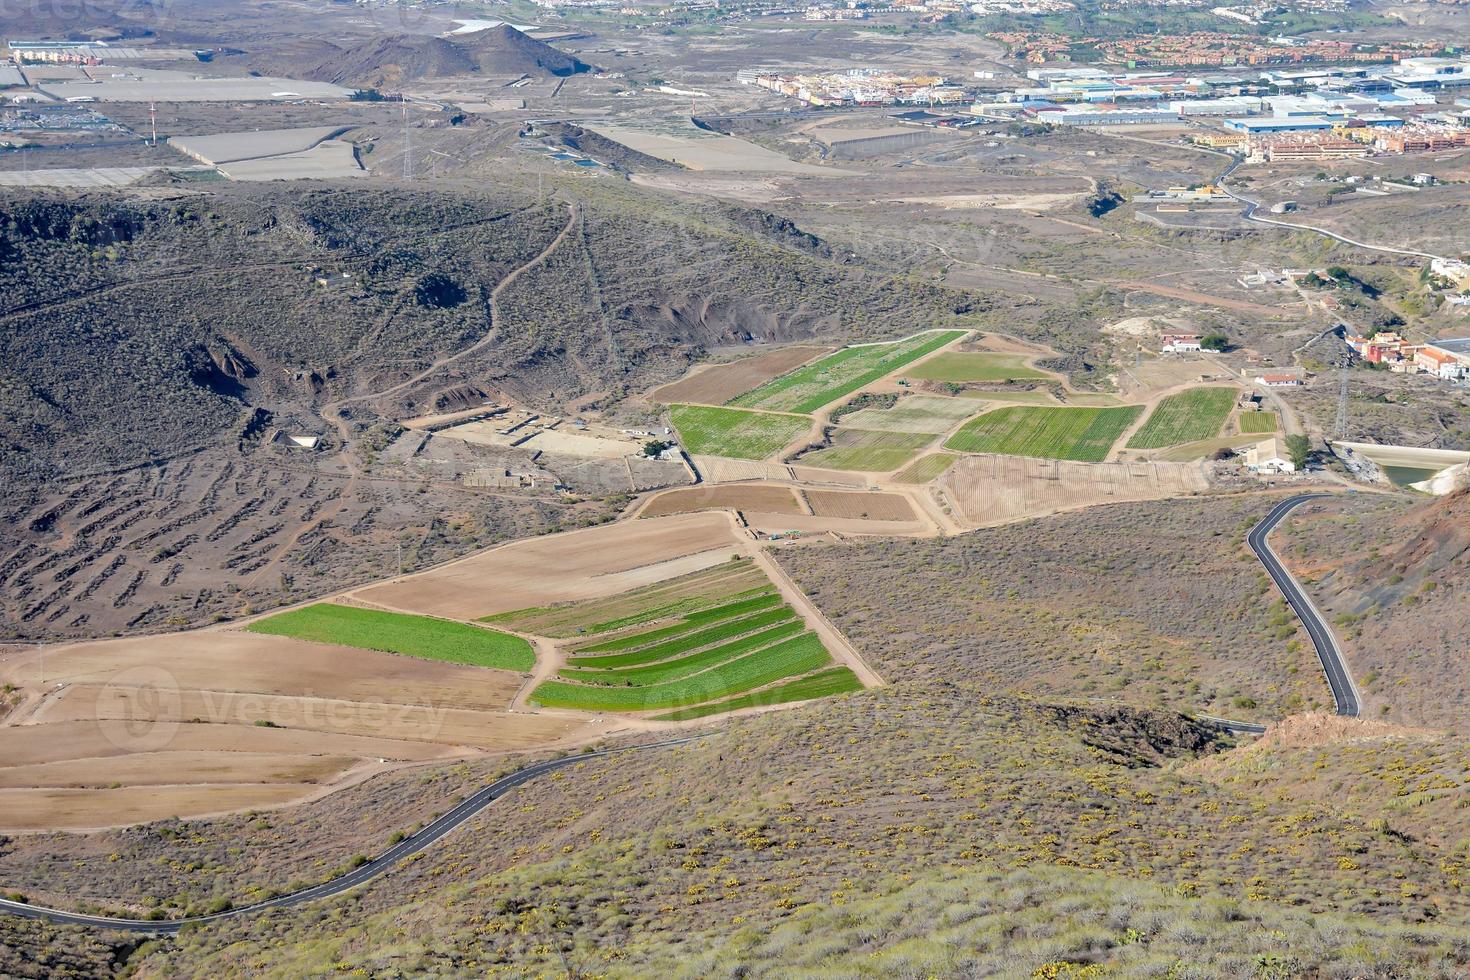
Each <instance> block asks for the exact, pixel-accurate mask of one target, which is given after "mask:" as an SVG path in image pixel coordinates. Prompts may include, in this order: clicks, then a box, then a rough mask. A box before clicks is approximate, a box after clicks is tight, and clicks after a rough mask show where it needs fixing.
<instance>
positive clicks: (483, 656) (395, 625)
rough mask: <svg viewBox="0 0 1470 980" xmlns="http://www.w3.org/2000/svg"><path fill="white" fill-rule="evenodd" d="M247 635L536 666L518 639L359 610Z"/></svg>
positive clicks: (306, 617) (265, 626)
mask: <svg viewBox="0 0 1470 980" xmlns="http://www.w3.org/2000/svg"><path fill="white" fill-rule="evenodd" d="M245 628H246V629H247V630H249V631H250V632H252V633H268V634H270V635H272V636H290V637H294V638H295V639H298V640H311V641H313V642H316V643H336V644H340V645H341V646H348V647H359V648H361V649H363V650H382V651H384V652H387V653H401V654H405V655H407V656H410V657H423V658H425V659H427V660H446V661H448V662H450V663H456V664H471V665H473V666H476V667H497V668H500V669H502V670H521V671H525V670H530V669H531V668H532V667H534V666H535V665H536V653H535V651H534V650H532V649H531V644H529V643H527V642H526V641H525V640H523V639H521V638H520V637H518V636H511V635H509V634H507V633H499V632H496V631H495V630H491V629H485V628H483V627H479V626H470V625H468V624H466V623H455V622H451V621H449V620H446V619H434V618H432V617H430V616H410V615H407V614H405V613H392V612H382V611H380V610H377V609H359V608H357V607H356V606H339V605H335V604H333V603H329V602H320V603H317V604H316V605H312V606H305V607H303V608H301V609H293V610H291V611H290V612H283V613H278V614H277V615H275V616H269V617H267V618H265V619H262V620H259V621H258V622H254V623H251V624H250V625H249V626H247V627H245Z"/></svg>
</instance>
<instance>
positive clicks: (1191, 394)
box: [1128, 388, 1235, 449]
mask: <svg viewBox="0 0 1470 980" xmlns="http://www.w3.org/2000/svg"><path fill="white" fill-rule="evenodd" d="M1234 405H1235V389H1234V388H1192V389H1190V390H1189V391H1181V392H1179V394H1177V395H1169V396H1168V397H1167V398H1163V399H1160V401H1159V403H1158V404H1157V405H1156V406H1154V410H1153V411H1152V412H1151V413H1150V414H1149V417H1148V421H1147V422H1145V423H1143V427H1142V428H1140V429H1139V430H1138V431H1137V432H1135V433H1133V438H1131V439H1129V440H1128V448H1129V449H1163V448H1165V447H1166V446H1182V445H1184V444H1185V443H1188V442H1200V441H1201V440H1204V439H1213V438H1214V437H1215V436H1217V435H1219V434H1220V430H1221V429H1222V428H1224V426H1225V420H1226V419H1227V418H1229V417H1230V410H1231V408H1233V407H1234Z"/></svg>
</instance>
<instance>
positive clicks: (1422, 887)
mask: <svg viewBox="0 0 1470 980" xmlns="http://www.w3.org/2000/svg"><path fill="white" fill-rule="evenodd" d="M1365 734H1366V735H1368V736H1369V740H1367V741H1357V742H1354V743H1352V744H1351V745H1349V746H1347V754H1346V757H1347V758H1348V759H1350V760H1351V761H1352V763H1353V764H1354V765H1361V766H1367V767H1370V768H1374V769H1381V770H1384V771H1385V772H1388V773H1395V774H1397V775H1394V776H1390V777H1389V778H1382V779H1378V778H1370V779H1368V780H1366V781H1362V782H1363V783H1364V785H1365V786H1366V787H1368V788H1367V789H1365V790H1362V791H1360V792H1358V793H1357V794H1356V795H1355V797H1354V803H1355V805H1354V807H1353V810H1352V812H1345V811H1344V810H1343V808H1342V806H1341V804H1340V801H1339V800H1338V799H1337V798H1336V797H1335V794H1328V795H1327V797H1326V798H1325V799H1322V800H1320V801H1319V800H1318V799H1317V798H1315V796H1316V794H1315V793H1312V792H1298V790H1299V789H1300V788H1302V787H1306V786H1313V785H1316V786H1320V787H1323V788H1325V787H1326V786H1328V785H1331V784H1330V782H1329V781H1330V780H1331V779H1332V776H1331V773H1332V772H1333V771H1339V772H1341V773H1342V778H1349V777H1351V778H1354V779H1359V780H1360V779H1361V778H1360V777H1357V775H1356V773H1357V770H1356V769H1352V770H1349V769H1346V768H1344V769H1341V770H1333V769H1329V770H1327V771H1325V772H1324V771H1316V770H1314V769H1312V768H1311V766H1312V765H1314V764H1315V763H1314V762H1313V760H1315V759H1319V758H1320V759H1327V760H1328V765H1329V766H1335V765H1336V763H1335V762H1333V761H1332V758H1331V753H1330V752H1328V751H1327V747H1325V746H1320V745H1319V746H1313V745H1311V744H1310V743H1308V744H1307V746H1306V747H1305V749H1297V748H1294V747H1293V746H1292V744H1291V743H1290V742H1288V743H1286V744H1283V745H1282V746H1281V747H1280V748H1279V749H1278V750H1276V751H1277V753H1278V754H1277V755H1276V756H1275V757H1274V758H1275V759H1276V760H1277V764H1267V765H1264V766H1261V765H1258V764H1257V763H1258V762H1260V761H1261V760H1260V759H1259V758H1257V759H1256V760H1255V761H1252V757H1250V756H1246V757H1244V758H1242V759H1241V760H1240V762H1239V763H1236V762H1234V761H1233V759H1232V757H1230V756H1223V757H1222V756H1219V755H1218V754H1217V753H1218V752H1219V751H1220V749H1221V748H1222V747H1223V746H1222V745H1221V744H1220V743H1219V741H1218V736H1217V735H1216V734H1215V733H1213V732H1211V731H1209V730H1208V729H1204V728H1201V727H1198V726H1195V725H1193V724H1191V723H1188V722H1184V721H1183V720H1181V719H1179V718H1178V717H1177V716H1170V715H1167V714H1155V713H1149V712H1139V711H1135V710H1133V709H1128V708H1122V707H1108V706H1103V705H1098V704H1095V703H1094V704H1085V705H1084V704H1076V705H1053V704H1046V703H1040V702H1034V701H1030V700H1026V699H1018V698H1012V697H1001V696H996V695H994V694H993V693H990V692H989V690H988V689H987V685H985V684H982V683H971V682H967V681H954V680H943V679H938V678H935V679H931V680H928V681H917V682H915V681H910V682H905V683H904V684H901V685H899V686H898V687H895V688H890V689H885V690H882V691H873V692H866V693H862V694H855V695H851V696H849V697H848V698H847V699H845V700H841V701H837V702H828V703H823V704H819V705H817V706H814V707H812V708H809V709H805V710H803V711H802V712H800V713H799V714H791V713H782V714H775V715H761V716H756V717H752V718H749V719H746V720H743V721H740V722H738V723H735V724H734V725H732V726H731V727H730V729H729V731H728V732H727V733H726V734H724V735H721V736H720V737H719V738H717V739H713V740H710V741H709V742H706V743H703V744H699V745H695V746H690V747H685V748H681V749H676V750H672V751H669V752H664V753H651V754H646V755H645V754H633V755H628V756H622V757H616V758H611V759H599V760H593V761H589V762H587V763H585V764H584V765H581V766H577V767H574V768H572V769H570V770H567V771H566V772H565V774H564V776H563V778H560V779H556V780H542V781H537V782H534V783H532V784H530V785H528V786H526V787H524V788H522V789H521V790H518V791H517V793H516V794H515V796H514V797H512V798H510V799H509V800H507V801H506V803H507V804H508V805H505V806H503V808H501V809H498V810H496V811H495V813H494V815H493V816H491V817H489V818H487V819H486V821H485V823H484V828H483V829H481V830H480V832H475V831H474V830H471V831H470V832H462V833H460V834H457V835H455V836H453V837H451V838H449V839H447V840H446V841H445V842H444V843H443V844H442V845H441V846H440V847H437V848H435V849H433V850H431V851H429V852H427V853H426V854H425V855H424V857H423V858H421V859H419V860H416V861H415V862H413V863H411V864H409V865H408V866H406V867H404V868H403V869H401V870H400V871H398V872H396V873H395V874H394V875H392V876H390V877H389V878H387V879H383V880H380V881H378V882H376V883H374V884H372V885H369V886H368V887H366V888H365V889H363V890H361V891H360V892H358V893H357V895H356V896H355V897H354V898H353V900H352V901H350V902H343V903H337V904H333V905H328V906H323V907H321V908H318V909H315V910H309V911H307V912H306V913H305V914H303V913H300V912H280V913H272V914H269V915H266V916H263V917H260V918H255V919H246V920H241V921H234V922H230V923H226V924H224V925H221V926H217V927H211V928H208V929H201V930H195V931H192V932H189V933H187V934H185V935H184V936H182V937H179V938H177V939H171V940H165V941H164V942H163V943H161V944H160V945H159V946H157V947H156V948H154V949H151V950H149V951H147V952H145V953H144V954H143V956H142V957H141V963H140V966H142V967H143V968H145V969H150V968H154V967H160V968H161V967H162V966H163V964H164V963H165V962H167V963H168V964H170V966H171V968H172V969H174V970H178V971H183V972H191V973H210V972H214V973H218V972H221V971H227V970H229V969H231V968H232V967H233V966H235V965H238V963H239V955H240V953H239V950H240V949H241V948H243V947H242V946H241V945H240V944H248V946H249V949H250V958H251V959H250V962H251V968H252V969H253V970H257V971H260V972H265V973H271V972H275V973H280V974H283V975H301V974H311V973H317V972H322V971H325V970H333V969H337V970H347V971H350V970H353V969H362V970H364V971H366V972H369V973H376V972H385V971H392V972H403V973H408V974H426V973H465V972H473V973H476V974H484V973H487V972H492V971H495V970H497V969H500V970H513V971H516V972H527V971H531V970H538V969H539V970H545V971H547V972H553V973H560V972H563V971H565V970H567V969H568V964H571V967H572V968H574V969H576V970H578V971H583V972H589V973H597V974H603V975H610V976H647V975H649V974H650V973H655V972H657V973H664V974H668V975H671V976H691V977H692V976H709V975H718V974H723V973H725V972H727V971H729V970H733V969H735V964H736V963H740V964H743V966H742V969H743V970H745V971H748V972H750V973H751V974H752V975H756V976H774V975H789V973H790V971H791V969H793V964H795V968H798V969H802V968H808V969H813V970H824V971H829V972H831V971H835V972H838V973H842V974H847V973H851V972H861V971H871V970H873V969H875V968H876V969H879V970H881V971H882V972H884V973H885V974H915V975H930V974H938V975H952V974H956V973H959V974H965V973H990V972H997V971H999V972H1003V973H1006V974H1019V975H1022V976H1030V975H1033V974H1034V973H1037V971H1042V972H1041V973H1040V974H1039V975H1042V976H1069V975H1073V974H1075V973H1076V972H1077V971H1078V970H1079V969H1081V968H1083V967H1084V966H1087V965H1089V964H1096V965H1098V966H1101V967H1106V968H1108V969H1110V970H1113V971H1115V972H1118V973H1121V974H1124V975H1138V974H1140V973H1141V974H1151V973H1162V974H1167V973H1168V972H1170V971H1171V970H1174V971H1176V972H1177V971H1188V973H1189V975H1191V976H1201V977H1240V976H1291V975H1302V974H1305V975H1313V974H1317V975H1351V976H1366V975H1382V976H1402V975H1409V974H1413V975H1425V974H1427V975H1444V976H1449V975H1454V974H1455V973H1457V972H1459V971H1462V970H1464V969H1465V968H1466V967H1467V966H1470V960H1467V953H1466V949H1467V934H1466V933H1465V932H1464V931H1463V930H1462V929H1460V928H1458V927H1456V926H1454V925H1452V924H1437V923H1436V924H1428V925H1406V924H1404V923H1406V922H1422V921H1423V920H1424V918H1425V917H1434V918H1437V919H1440V920H1442V921H1445V922H1447V923H1448V922H1453V921H1456V920H1459V919H1460V918H1461V917H1462V916H1463V914H1464V910H1465V909H1466V907H1467V905H1470V896H1467V895H1466V894H1465V891H1464V886H1463V883H1462V882H1461V880H1460V878H1459V873H1460V868H1461V866H1462V864H1463V862H1464V860H1465V859H1466V857H1467V855H1466V853H1465V851H1464V847H1463V845H1462V844H1459V843H1449V842H1448V841H1449V840H1453V839H1457V838H1463V837H1465V836H1466V834H1465V831H1466V830H1467V829H1470V828H1467V827H1465V820H1466V817H1465V811H1464V810H1463V809H1456V808H1453V807H1443V806H1440V807H1436V808H1433V809H1432V810H1430V811H1421V810H1417V809H1413V808H1409V809H1402V808H1396V807H1395V805H1394V802H1393V801H1394V800H1395V799H1397V798H1398V797H1397V795H1396V794H1397V792H1398V789H1399V786H1400V785H1401V784H1403V781H1404V780H1407V781H1408V782H1407V784H1408V785H1409V786H1416V785H1418V784H1420V783H1424V782H1426V780H1428V781H1432V780H1434V779H1436V778H1442V777H1441V776H1439V775H1431V774H1425V775H1417V774H1416V773H1417V772H1418V770H1419V769H1420V768H1422V767H1423V766H1422V765H1421V764H1424V765H1427V766H1428V767H1429V768H1430V769H1431V770H1432V772H1433V773H1436V774H1439V773H1443V774H1454V778H1463V768H1464V766H1465V764H1466V762H1467V761H1470V754H1467V752H1470V750H1467V746H1466V745H1465V744H1464V743H1463V742H1461V741H1455V740H1449V741H1446V740H1440V741H1439V742H1438V743H1434V744H1428V745H1426V744H1423V743H1418V742H1415V743H1410V744H1405V743H1404V742H1403V741H1402V740H1399V739H1392V738H1390V739H1380V740H1379V741H1377V742H1374V741H1372V739H1373V738H1375V737H1377V733H1373V732H1368V733H1365ZM1201 759H1203V760H1205V761H1204V762H1201V761H1200V760H1201ZM496 768H497V767H495V766H494V765H492V764H487V763H476V764H474V765H470V766H465V767H461V768H460V769H459V770H458V772H456V773H455V775H454V776H453V777H452V778H451V779H450V780H448V781H449V782H450V783H451V784H454V785H459V786H463V782H461V780H464V779H469V780H474V781H479V780H484V779H488V778H489V777H490V776H491V775H492V774H493V773H494V772H495V771H496ZM421 778H422V777H418V776H413V775H408V774H403V775H392V776H388V777H383V778H382V780H381V781H380V782H379V783H378V785H377V786H376V787H374V789H373V790H372V791H371V792H369V791H368V790H367V789H366V788H364V789H362V790H359V791H354V794H353V795H352V797H351V798H350V800H349V798H348V797H347V796H346V795H344V796H343V797H342V798H340V799H339V800H337V801H336V803H335V806H336V809H335V810H333V811H332V812H331V813H328V812H326V811H325V808H324V805H323V804H313V805H312V806H311V807H307V808H302V809H301V810H300V811H291V812H290V813H285V814H265V815H262V816H261V817H260V818H258V819H256V820H245V819H239V820H235V821H232V822H227V823H226V824H224V826H225V827H228V828H230V829H232V830H233V831H234V834H233V836H231V837H228V838H225V837H223V836H222V835H221V834H220V833H219V831H220V830H221V829H222V827H221V826H217V825H211V824H205V823H197V822H196V823H186V824H173V825H165V826H163V827H160V828H146V829H144V830H141V831H134V832H130V833H128V834H116V833H114V834H103V835H96V836H93V837H84V838H71V839H60V838H40V839H26V840H18V841H15V842H13V844H12V846H11V847H10V849H9V850H8V851H7V852H5V853H4V854H3V855H0V873H4V875H5V876H6V880H7V882H9V883H11V884H12V885H13V886H15V887H19V888H21V889H29V890H31V891H33V892H34V893H36V894H38V895H44V894H46V892H45V889H47V888H58V887H66V883H68V882H78V881H87V882H88V883H89V884H90V886H91V887H92V888H93V889H94V890H96V891H99V892H103V893H106V894H109V895H112V896H115V897H114V898H113V899H112V900H111V901H112V904H115V905H116V904H122V903H124V902H128V903H137V904H146V903H147V902H149V901H150V898H149V896H150V895H153V894H156V893H158V892H160V891H167V892H168V893H174V892H183V891H189V890H192V892H193V894H196V895H198V896H200V900H203V899H205V898H206V897H208V898H212V899H213V900H216V901H228V900H237V899H238V898H239V897H240V896H242V895H243V894H244V893H245V889H247V888H249V887H250V886H251V885H255V886H256V887H259V883H260V882H262V881H269V880H271V877H272V872H274V873H275V874H277V875H279V876H281V877H287V876H291V875H295V874H299V873H300V861H299V860H298V857H297V856H298V855H300V854H302V853H310V851H311V849H312V848H314V847H316V846H317V843H318V841H320V840H322V838H323V836H324V835H328V836H329V835H330V834H331V833H332V832H333V831H332V828H331V827H330V825H329V819H328V818H332V819H335V820H337V821H340V822H341V823H343V824H344V825H346V826H348V827H351V828H353V829H354V830H356V831H357V833H359V834H360V835H368V836H369V839H370V836H371V832H372V831H371V828H373V827H376V829H377V834H378V835H380V839H386V836H387V834H388V833H389V832H390V830H391V829H392V828H393V827H394V823H393V820H394V817H395V816H396V815H390V814H387V813H385V812H384V808H382V807H381V806H375V805H372V804H371V803H370V801H371V800H372V799H373V797H374V796H377V797H379V799H382V798H392V796H393V795H394V794H397V793H401V792H405V791H414V790H418V791H421V792H422V793H423V795H424V796H425V797H427V798H430V799H433V800H436V801H437V802H435V803H430V804H428V805H429V806H435V805H437V806H441V807H442V806H446V805H448V800H446V799H444V797H443V796H441V795H439V794H441V793H443V792H444V787H443V785H442V784H443V782H444V780H440V781H431V782H429V783H427V784H420V782H419V780H420V779H421ZM385 794H386V796H385ZM1267 801H1269V802H1267ZM416 806H417V804H416ZM410 819H412V818H411V817H410ZM491 828H493V829H491ZM283 839H284V841H285V842H286V843H284V844H283ZM230 850H233V851H235V852H238V854H237V855H229V854H227V851H230ZM109 853H116V854H118V857H119V859H118V860H117V861H115V862H110V861H107V860H106V859H105V856H106V855H107V854H109ZM164 853H167V854H168V856H170V857H171V858H173V860H171V861H169V862H168V863H167V865H166V866H165V865H159V866H157V871H156V872H155V873H153V874H152V875H151V877H150V878H149V879H147V880H144V879H140V878H139V876H137V875H136V874H130V873H129V869H131V868H133V867H136V866H137V862H138V861H140V860H141V861H149V860H150V859H151V858H154V857H157V856H160V855H162V854H164ZM342 853H344V852H342V851H341V850H338V849H332V850H330V851H328V852H326V853H323V854H321V855H320V860H321V861H322V862H330V861H331V860H333V859H334V858H335V857H336V856H337V855H339V854H342ZM346 853H350V852H346ZM79 861H80V862H81V866H79V865H78V862H79ZM894 861H899V862H902V869H903V870H902V873H898V872H896V871H895V870H894V867H893V862H894ZM89 879H90V881H89ZM73 887H74V886H73ZM1294 906H1295V907H1294ZM732 926H733V927H734V928H733V929H732ZM0 928H4V929H6V937H7V945H9V946H11V947H12V948H22V949H24V948H34V947H35V946H40V945H44V944H46V943H47V942H55V941H56V940H55V932H54V931H51V930H47V929H45V927H37V926H33V925H30V924H28V923H22V922H19V921H17V920H0ZM814 935H820V936H821V937H822V941H821V942H820V943H816V942H813V939H812V937H813V936H814ZM1267 970H1269V971H1272V972H1264V971H1267Z"/></svg>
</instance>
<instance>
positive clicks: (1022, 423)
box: [944, 405, 1143, 463]
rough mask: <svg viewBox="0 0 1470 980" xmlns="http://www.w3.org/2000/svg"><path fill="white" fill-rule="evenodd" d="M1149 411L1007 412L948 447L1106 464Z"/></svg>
mask: <svg viewBox="0 0 1470 980" xmlns="http://www.w3.org/2000/svg"><path fill="white" fill-rule="evenodd" d="M1142 411H1143V407H1142V406H1141V405H1128V406H1125V407H1122V408H1022V407H1013V408H1002V409H997V410H996V411H993V412H987V413H985V414H984V415H982V416H980V417H979V418H977V419H972V420H971V421H969V422H967V423H965V424H964V425H963V426H962V427H961V428H960V430H959V431H958V432H956V433H955V434H954V435H953V436H951V437H950V438H949V441H947V442H946V443H945V444H944V448H946V449H952V450H955V451H957V452H962V453H995V454H997V455H1002V456H1033V457H1038V458H1041V459H1069V460H1076V461H1078V462H1083V463H1100V462H1102V461H1103V460H1105V459H1107V457H1108V453H1109V452H1110V451H1111V450H1112V448H1113V443H1114V442H1116V441H1117V440H1118V437H1119V436H1121V435H1122V434H1123V433H1124V432H1126V431H1127V430H1128V427H1129V426H1130V425H1132V424H1133V423H1134V422H1135V421H1136V420H1137V419H1138V416H1139V414H1140V413H1141V412H1142Z"/></svg>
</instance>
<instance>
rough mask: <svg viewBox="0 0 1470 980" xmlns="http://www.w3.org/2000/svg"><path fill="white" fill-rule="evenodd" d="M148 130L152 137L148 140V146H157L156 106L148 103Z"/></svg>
mask: <svg viewBox="0 0 1470 980" xmlns="http://www.w3.org/2000/svg"><path fill="white" fill-rule="evenodd" d="M148 128H149V130H150V131H151V132H152V133H153V135H152V136H151V137H150V138H149V141H148V145H149V146H157V145H158V106H157V105H155V104H154V103H152V102H150V103H148Z"/></svg>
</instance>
